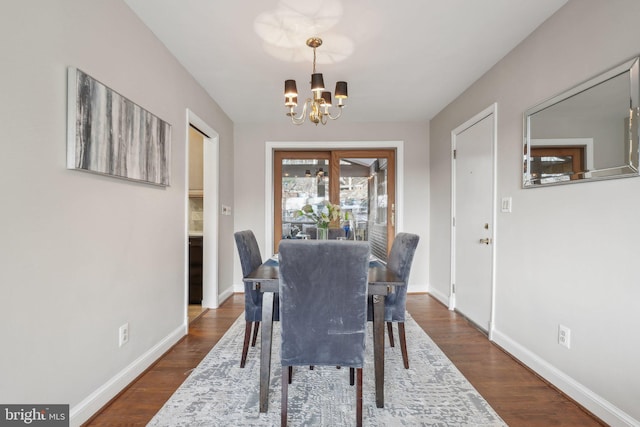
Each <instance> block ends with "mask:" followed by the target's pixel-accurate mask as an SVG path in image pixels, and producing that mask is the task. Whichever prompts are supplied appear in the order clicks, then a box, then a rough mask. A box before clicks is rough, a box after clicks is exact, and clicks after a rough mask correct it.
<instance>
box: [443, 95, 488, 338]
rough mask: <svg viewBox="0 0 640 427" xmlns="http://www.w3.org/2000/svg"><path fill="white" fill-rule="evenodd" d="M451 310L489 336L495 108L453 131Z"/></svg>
mask: <svg viewBox="0 0 640 427" xmlns="http://www.w3.org/2000/svg"><path fill="white" fill-rule="evenodd" d="M452 144H453V148H454V150H455V151H454V160H453V175H454V176H453V183H454V184H453V192H454V195H453V197H452V200H453V209H452V212H453V216H454V217H453V221H452V226H453V231H452V235H453V245H452V248H453V254H452V261H453V263H452V264H453V268H452V270H453V271H452V282H453V284H452V301H453V304H454V308H455V309H456V311H459V312H460V313H462V314H463V315H465V316H466V317H467V318H468V319H469V320H471V321H472V322H474V323H475V324H477V325H478V326H479V327H480V328H481V329H483V330H485V331H487V332H489V333H490V331H491V319H492V306H493V304H492V303H493V256H494V249H493V239H494V230H493V229H494V206H495V203H494V200H495V198H494V146H495V107H492V108H490V109H489V110H485V111H484V112H483V113H481V114H480V115H478V116H476V117H474V119H472V120H470V121H468V122H467V123H465V124H464V125H462V126H460V127H459V128H457V129H456V130H455V131H454V132H453V133H452Z"/></svg>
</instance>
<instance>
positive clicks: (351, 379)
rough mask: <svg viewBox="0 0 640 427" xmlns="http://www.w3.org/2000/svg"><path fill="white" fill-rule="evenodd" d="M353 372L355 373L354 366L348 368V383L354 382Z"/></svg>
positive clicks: (352, 383)
mask: <svg viewBox="0 0 640 427" xmlns="http://www.w3.org/2000/svg"><path fill="white" fill-rule="evenodd" d="M355 373H356V368H349V385H354V384H355V379H354V377H355Z"/></svg>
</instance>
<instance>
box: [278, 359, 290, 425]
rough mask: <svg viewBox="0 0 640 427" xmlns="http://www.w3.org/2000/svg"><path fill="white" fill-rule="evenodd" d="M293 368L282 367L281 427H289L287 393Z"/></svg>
mask: <svg viewBox="0 0 640 427" xmlns="http://www.w3.org/2000/svg"><path fill="white" fill-rule="evenodd" d="M290 368H291V366H289V367H287V366H283V367H282V387H281V395H280V427H287V400H288V395H287V391H288V388H289V380H290V378H289V369H290Z"/></svg>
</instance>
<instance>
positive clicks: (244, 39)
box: [124, 0, 567, 123]
mask: <svg viewBox="0 0 640 427" xmlns="http://www.w3.org/2000/svg"><path fill="white" fill-rule="evenodd" d="M124 1H125V2H126V3H127V4H128V5H129V7H131V9H133V11H134V12H135V13H136V14H137V15H138V16H139V17H140V19H141V20H142V21H143V22H144V23H145V24H146V25H147V26H148V27H149V28H150V29H151V31H153V33H155V35H156V36H157V37H158V38H159V39H160V40H161V41H162V42H163V43H164V44H165V46H166V47H167V48H168V49H169V51H171V52H172V54H173V55H174V56H175V57H176V58H177V59H178V61H180V63H182V64H183V66H184V67H185V68H186V69H187V70H188V71H189V72H190V73H191V74H192V75H193V76H194V77H195V79H196V80H197V81H198V82H199V83H200V84H201V85H202V87H204V89H205V90H206V91H207V92H208V93H209V95H210V96H211V97H212V98H213V99H214V100H215V101H216V102H217V103H218V105H220V107H221V108H222V109H223V110H224V111H225V113H226V114H227V115H228V116H229V117H230V118H231V120H232V121H233V122H235V123H278V122H287V121H288V120H289V119H288V118H287V117H286V116H285V112H286V109H285V107H284V97H283V89H284V80H285V79H295V80H296V81H297V86H298V92H299V94H300V95H299V97H300V98H304V97H307V96H309V95H310V89H309V86H308V82H309V80H310V74H311V70H312V60H313V50H312V49H311V48H309V47H307V46H306V45H305V41H306V39H307V38H309V37H311V36H319V37H321V38H322V39H323V41H324V43H323V45H322V46H320V47H319V48H318V49H317V72H321V73H323V75H324V80H325V84H326V85H327V87H328V88H329V89H330V90H331V91H333V89H334V86H335V82H336V81H337V80H346V81H347V82H348V84H349V99H348V100H347V101H346V104H347V107H346V108H345V109H344V112H343V116H342V118H340V121H349V122H380V121H381V122H414V121H427V120H429V119H431V118H432V117H433V116H434V115H436V114H437V113H438V112H439V111H440V110H442V109H443V108H444V107H445V106H446V105H447V104H449V103H450V102H451V101H453V100H454V99H455V98H456V97H457V96H458V95H460V94H461V93H462V92H463V91H464V90H465V89H466V88H468V87H469V86H470V85H471V84H472V83H473V82H474V81H476V80H477V79H478V78H479V77H481V76H482V75H483V74H484V73H485V72H486V71H488V70H489V69H490V68H491V67H492V66H493V65H494V64H495V63H496V62H498V61H499V60H500V59H501V58H503V57H504V56H505V55H506V54H507V53H508V52H509V51H510V50H511V49H513V48H514V47H515V46H517V45H518V44H519V43H520V42H521V41H522V40H523V39H524V38H526V37H527V35H529V34H530V33H531V32H532V31H533V30H534V29H535V28H536V27H538V26H539V25H540V24H541V23H542V22H544V21H545V20H546V19H547V18H548V17H549V16H551V15H552V14H553V13H554V12H555V11H556V10H558V9H559V8H560V7H561V6H562V5H564V4H565V3H566V2H567V0H394V1H391V0H323V1H317V0H316V1H313V2H312V1H308V0H242V1H237V0H236V1H231V0H181V1H176V0H124Z"/></svg>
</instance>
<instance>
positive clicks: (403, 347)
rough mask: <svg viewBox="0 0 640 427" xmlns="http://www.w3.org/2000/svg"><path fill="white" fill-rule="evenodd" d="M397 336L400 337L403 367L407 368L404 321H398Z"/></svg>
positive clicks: (407, 357) (407, 356)
mask: <svg viewBox="0 0 640 427" xmlns="http://www.w3.org/2000/svg"><path fill="white" fill-rule="evenodd" d="M398 336H399V337H400V351H402V361H403V362H404V369H409V355H408V354H407V337H406V335H405V333H404V322H398Z"/></svg>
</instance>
